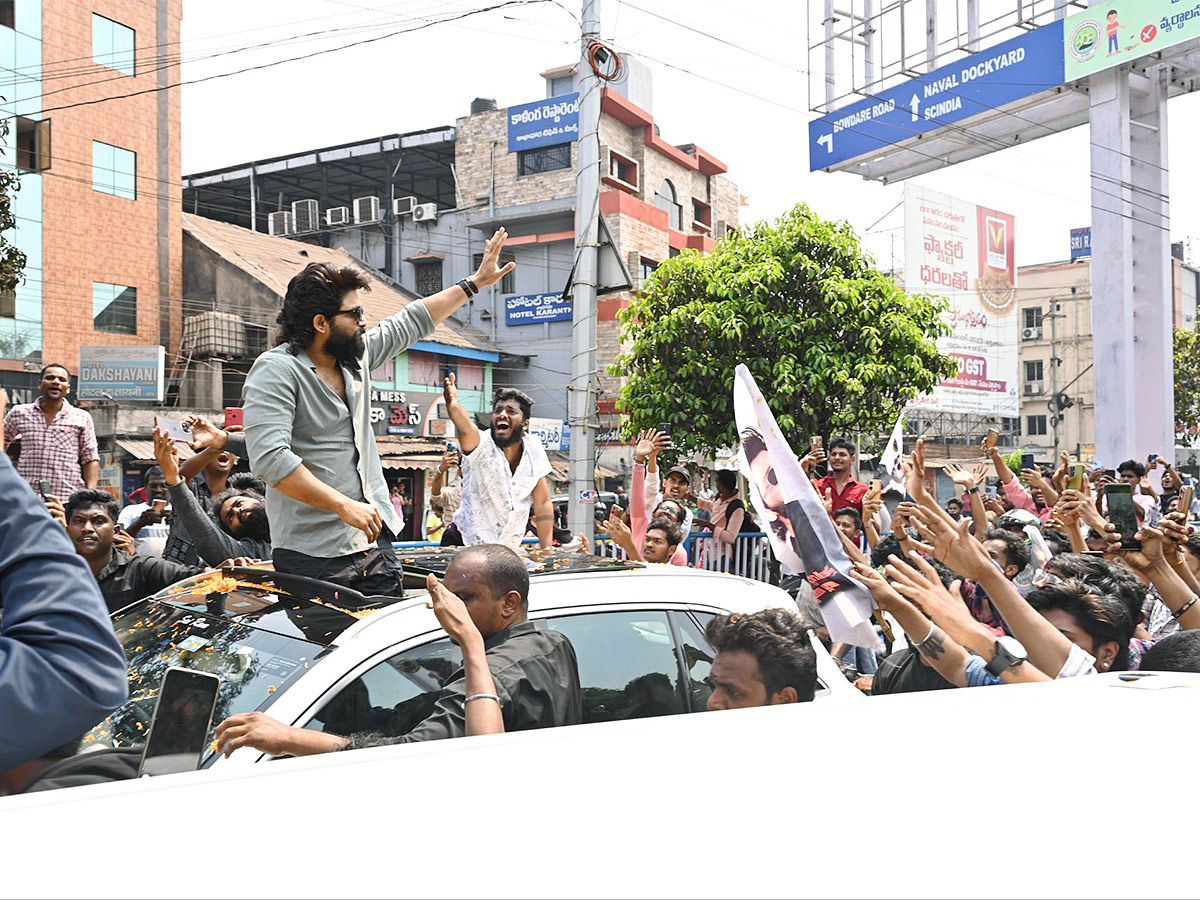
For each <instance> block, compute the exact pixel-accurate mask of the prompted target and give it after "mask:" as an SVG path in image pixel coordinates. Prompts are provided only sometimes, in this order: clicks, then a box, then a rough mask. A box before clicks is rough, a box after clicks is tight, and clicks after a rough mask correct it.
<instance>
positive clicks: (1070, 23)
mask: <svg viewBox="0 0 1200 900" xmlns="http://www.w3.org/2000/svg"><path fill="white" fill-rule="evenodd" d="M1063 26H1064V27H1063V40H1064V41H1065V44H1066V46H1065V51H1066V52H1065V53H1064V57H1065V63H1066V80H1067V81H1076V80H1078V79H1080V78H1084V77H1086V76H1088V75H1091V74H1093V73H1094V72H1102V71H1104V70H1105V69H1110V68H1112V67H1113V66H1119V65H1122V64H1123V63H1127V62H1131V61H1133V60H1135V59H1137V58H1139V57H1142V56H1146V55H1147V54H1149V53H1156V52H1158V51H1159V50H1164V49H1166V48H1167V47H1173V46H1175V45H1176V44H1182V43H1183V42H1184V41H1190V40H1194V39H1195V38H1197V37H1200V0H1108V2H1102V3H1100V4H1099V5H1098V6H1093V7H1092V8H1091V9H1088V10H1085V11H1084V12H1081V13H1076V14H1075V15H1073V16H1068V17H1067V18H1066V19H1065V20H1064V22H1063Z"/></svg>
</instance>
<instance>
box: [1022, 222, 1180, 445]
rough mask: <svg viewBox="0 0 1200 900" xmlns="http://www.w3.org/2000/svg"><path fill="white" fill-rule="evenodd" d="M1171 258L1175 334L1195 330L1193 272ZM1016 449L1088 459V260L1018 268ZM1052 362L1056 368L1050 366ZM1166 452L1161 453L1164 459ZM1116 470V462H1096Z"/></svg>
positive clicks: (1091, 412)
mask: <svg viewBox="0 0 1200 900" xmlns="http://www.w3.org/2000/svg"><path fill="white" fill-rule="evenodd" d="M1176 246H1177V247H1178V250H1176V252H1175V255H1174V257H1173V258H1172V276H1173V277H1172V282H1173V290H1172V296H1173V312H1172V320H1173V324H1174V327H1175V328H1183V329H1194V328H1195V327H1196V298H1197V294H1198V285H1200V272H1198V271H1197V270H1196V269H1193V268H1191V267H1189V266H1186V265H1184V264H1183V261H1182V259H1181V258H1180V256H1181V255H1182V254H1181V251H1182V247H1180V246H1179V245H1176ZM1018 284H1019V288H1018V290H1019V292H1020V300H1019V303H1020V307H1019V309H1020V313H1019V315H1020V323H1019V324H1020V344H1019V347H1018V360H1019V367H1020V372H1019V377H1020V382H1021V422H1020V425H1021V437H1020V440H1019V445H1020V446H1021V448H1022V449H1024V450H1027V451H1032V452H1033V453H1034V454H1035V455H1036V457H1037V459H1038V460H1039V461H1045V462H1049V461H1051V460H1052V459H1053V458H1054V447H1055V443H1056V442H1055V431H1056V428H1057V446H1058V447H1059V449H1061V450H1066V451H1068V452H1069V453H1071V454H1073V455H1077V456H1078V457H1079V458H1080V459H1082V460H1084V461H1092V460H1093V459H1094V456H1095V417H1096V415H1098V414H1102V412H1103V411H1098V410H1097V409H1096V408H1095V393H1094V387H1093V381H1092V374H1093V368H1092V365H1093V362H1092V295H1091V265H1090V260H1088V259H1081V260H1078V261H1063V262H1051V263H1040V264H1037V265H1031V266H1023V267H1021V269H1020V275H1019V280H1018ZM1055 360H1057V365H1055V362H1054V361H1055ZM1167 449H1169V448H1164V452H1166V450H1167ZM1101 462H1103V463H1105V465H1107V466H1109V467H1112V466H1115V465H1116V464H1117V463H1119V462H1120V460H1101Z"/></svg>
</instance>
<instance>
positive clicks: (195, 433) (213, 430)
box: [183, 416, 229, 453]
mask: <svg viewBox="0 0 1200 900" xmlns="http://www.w3.org/2000/svg"><path fill="white" fill-rule="evenodd" d="M183 421H185V422H187V423H188V425H189V427H190V428H191V430H192V439H191V440H190V441H188V446H189V447H191V448H192V449H193V450H195V451H196V452H197V453H199V452H200V451H201V450H224V449H225V445H226V444H227V443H229V432H227V431H224V430H222V429H220V428H218V427H217V426H216V425H214V424H213V423H212V422H210V421H208V419H206V418H204V417H203V416H187V417H186V418H184V420H183Z"/></svg>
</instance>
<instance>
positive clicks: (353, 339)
mask: <svg viewBox="0 0 1200 900" xmlns="http://www.w3.org/2000/svg"><path fill="white" fill-rule="evenodd" d="M365 333H366V329H363V328H360V329H358V330H357V331H356V332H355V333H354V334H339V333H338V332H336V331H334V332H331V333H330V335H329V340H328V341H326V342H325V349H326V350H327V351H328V352H329V354H330V355H331V356H332V357H333V358H334V359H336V360H337V361H338V364H339V365H343V366H345V367H346V368H348V369H358V361H359V360H360V359H362V357H363V354H364V353H365V352H366V351H367V342H366V340H364V339H363V335H364V334H365Z"/></svg>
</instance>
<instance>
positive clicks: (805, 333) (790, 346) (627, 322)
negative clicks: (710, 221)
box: [612, 204, 957, 453]
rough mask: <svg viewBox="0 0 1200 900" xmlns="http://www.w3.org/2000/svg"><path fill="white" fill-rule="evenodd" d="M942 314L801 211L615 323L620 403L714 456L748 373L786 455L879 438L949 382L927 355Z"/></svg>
mask: <svg viewBox="0 0 1200 900" xmlns="http://www.w3.org/2000/svg"><path fill="white" fill-rule="evenodd" d="M945 305H946V301H945V300H944V299H942V298H937V297H933V296H930V295H928V294H906V293H904V292H903V291H902V290H900V289H899V288H898V287H896V285H895V283H894V282H893V281H892V279H891V278H890V277H889V276H888V275H886V274H884V273H883V272H881V271H879V270H878V269H877V268H876V267H875V265H874V261H873V260H872V259H871V258H870V257H868V256H867V254H866V253H865V252H864V251H863V249H862V247H861V245H860V243H859V240H858V237H857V235H856V234H855V233H854V231H853V229H852V228H851V227H850V225H849V224H848V223H845V222H841V223H837V222H828V221H825V220H823V219H820V218H818V217H817V216H816V215H814V214H813V213H812V211H811V210H809V208H808V207H807V206H806V205H804V204H800V205H798V206H796V207H795V208H794V209H793V210H791V211H790V212H789V213H787V214H785V215H784V216H782V217H781V218H780V219H778V220H777V221H775V222H774V223H759V224H758V225H756V226H754V227H752V228H748V229H745V230H740V231H739V232H737V233H736V234H735V235H733V236H732V237H730V238H727V239H726V240H723V241H720V242H719V243H718V244H717V246H716V248H715V249H714V250H713V252H712V253H710V254H701V253H698V252H696V251H684V252H682V253H680V254H679V255H678V256H676V257H674V258H672V259H668V260H667V261H666V262H664V263H663V264H662V265H661V266H659V268H658V269H657V270H656V271H655V272H654V274H653V275H652V276H651V277H650V278H649V279H648V280H647V283H646V284H645V285H644V287H643V293H642V295H641V296H640V297H638V298H637V299H635V300H634V301H633V302H632V303H631V304H630V305H629V307H628V308H627V309H625V310H624V311H623V312H622V313H621V323H622V325H623V335H624V338H625V340H626V341H627V342H628V344H629V352H628V353H625V354H623V355H622V356H620V357H619V358H618V360H617V362H616V363H615V364H614V366H613V367H612V372H613V374H616V375H624V376H627V378H628V380H627V382H626V384H625V386H624V387H623V388H622V390H621V395H620V404H621V406H622V408H623V409H624V410H625V411H627V412H628V413H629V418H630V422H629V424H630V426H631V427H632V428H633V429H640V428H648V427H652V426H653V425H654V424H655V423H657V422H671V423H672V424H673V426H674V428H673V429H672V430H673V431H674V434H673V436H672V440H673V443H674V444H675V446H676V447H677V448H680V449H682V450H685V451H699V452H705V453H712V452H714V451H715V450H717V449H718V448H720V447H728V446H732V445H733V444H734V443H736V436H737V428H736V424H735V422H734V415H733V377H734V368H735V367H736V366H737V364H738V363H743V362H744V363H745V364H746V366H747V367H748V368H749V369H750V372H751V373H752V374H753V375H754V378H755V380H756V381H757V382H758V386H759V388H760V389H761V390H762V391H763V393H764V395H765V397H766V399H767V403H768V404H769V405H770V407H771V410H772V411H773V412H774V413H775V417H776V419H777V420H778V422H779V426H780V428H782V429H783V431H784V433H785V434H786V435H787V437H788V439H789V441H790V442H791V444H792V447H793V448H797V449H798V448H800V447H807V446H808V436H809V435H814V434H820V435H830V434H841V433H851V432H854V431H856V430H857V431H861V432H863V433H864V434H876V433H882V432H886V431H887V430H889V429H890V428H891V427H892V425H893V423H894V422H895V420H896V416H897V414H898V413H899V412H900V411H901V410H902V409H903V407H904V404H905V403H906V402H907V401H909V400H911V399H912V398H914V397H916V396H919V395H921V394H924V393H926V392H928V391H929V390H930V389H931V388H932V387H933V386H934V385H936V384H937V383H938V382H939V381H941V380H942V379H944V378H948V377H950V376H952V375H953V374H954V373H955V371H956V367H957V363H956V362H955V361H954V360H953V359H951V358H949V357H947V356H943V355H942V354H941V353H939V352H938V349H937V344H936V341H937V338H938V337H939V336H941V335H944V334H947V333H948V329H947V327H946V326H945V325H944V324H943V322H942V319H941V313H942V311H943V310H944V309H945Z"/></svg>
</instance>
